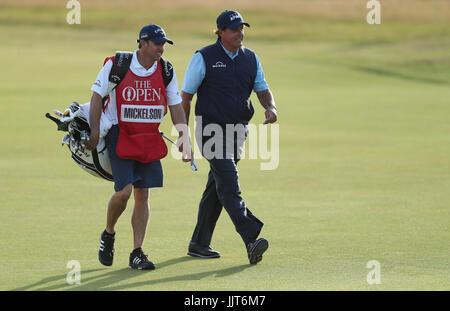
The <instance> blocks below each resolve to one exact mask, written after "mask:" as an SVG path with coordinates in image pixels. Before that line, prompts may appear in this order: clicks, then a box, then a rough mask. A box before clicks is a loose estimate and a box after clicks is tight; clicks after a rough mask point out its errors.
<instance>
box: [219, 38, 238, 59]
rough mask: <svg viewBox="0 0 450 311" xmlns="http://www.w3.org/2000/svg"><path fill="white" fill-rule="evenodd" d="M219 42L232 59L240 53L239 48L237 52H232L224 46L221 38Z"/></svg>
mask: <svg viewBox="0 0 450 311" xmlns="http://www.w3.org/2000/svg"><path fill="white" fill-rule="evenodd" d="M219 43H220V46H221V47H222V48H223V50H224V51H225V53H227V55H228V56H230V58H231V59H234V58H235V57H236V56H238V54H239V49H237V51H236V53H234V54H233V53H231V52H230V51H228V50H227V49H226V48H225V47H224V46H223V44H222V42H220V40H219Z"/></svg>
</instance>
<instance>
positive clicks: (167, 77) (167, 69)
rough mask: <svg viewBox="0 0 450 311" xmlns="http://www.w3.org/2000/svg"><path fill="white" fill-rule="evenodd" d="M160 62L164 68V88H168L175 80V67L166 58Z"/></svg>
mask: <svg viewBox="0 0 450 311" xmlns="http://www.w3.org/2000/svg"><path fill="white" fill-rule="evenodd" d="M159 62H160V63H161V67H162V76H163V80H164V86H165V87H167V86H168V85H169V83H170V82H171V81H172V78H173V66H172V64H171V63H170V62H169V61H167V60H165V59H164V58H162V57H161V58H160V60H159Z"/></svg>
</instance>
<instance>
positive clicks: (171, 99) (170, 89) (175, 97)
mask: <svg viewBox="0 0 450 311" xmlns="http://www.w3.org/2000/svg"><path fill="white" fill-rule="evenodd" d="M166 95H167V105H168V106H174V105H178V104H179V103H181V96H180V92H179V91H178V81H177V74H176V73H175V68H174V69H173V77H172V81H170V83H169V84H168V85H167V87H166Z"/></svg>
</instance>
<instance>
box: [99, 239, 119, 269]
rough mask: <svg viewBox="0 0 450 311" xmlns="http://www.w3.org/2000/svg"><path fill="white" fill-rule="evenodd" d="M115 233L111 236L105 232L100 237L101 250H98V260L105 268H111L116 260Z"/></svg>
mask: <svg viewBox="0 0 450 311" xmlns="http://www.w3.org/2000/svg"><path fill="white" fill-rule="evenodd" d="M114 240H115V233H114V234H109V233H107V232H106V230H105V231H103V232H102V234H101V235H100V248H99V250H98V260H99V261H100V263H101V264H102V265H104V266H111V265H112V263H113V259H114Z"/></svg>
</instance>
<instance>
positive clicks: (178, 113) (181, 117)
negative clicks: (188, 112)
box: [169, 104, 187, 136]
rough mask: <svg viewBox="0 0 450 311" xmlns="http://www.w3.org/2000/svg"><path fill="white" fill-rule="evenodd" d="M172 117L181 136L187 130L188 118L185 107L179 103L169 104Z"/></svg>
mask: <svg viewBox="0 0 450 311" xmlns="http://www.w3.org/2000/svg"><path fill="white" fill-rule="evenodd" d="M169 109H170V117H171V118H172V123H173V125H175V128H176V129H177V131H178V133H179V135H180V136H182V135H183V134H184V132H185V131H186V130H187V120H186V116H185V111H184V109H183V107H182V106H181V105H180V104H179V105H173V106H169Z"/></svg>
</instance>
